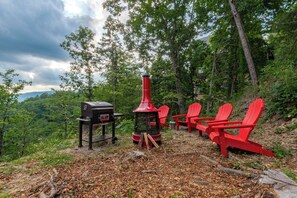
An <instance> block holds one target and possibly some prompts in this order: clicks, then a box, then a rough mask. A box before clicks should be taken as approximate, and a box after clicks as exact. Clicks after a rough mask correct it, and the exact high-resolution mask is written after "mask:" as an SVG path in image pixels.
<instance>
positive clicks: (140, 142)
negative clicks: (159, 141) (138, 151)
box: [138, 133, 143, 148]
mask: <svg viewBox="0 0 297 198" xmlns="http://www.w3.org/2000/svg"><path fill="white" fill-rule="evenodd" d="M142 143H143V133H141V134H140V140H139V142H138V147H139V148H142Z"/></svg>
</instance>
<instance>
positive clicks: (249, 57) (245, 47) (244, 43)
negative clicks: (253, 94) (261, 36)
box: [229, 0, 258, 85]
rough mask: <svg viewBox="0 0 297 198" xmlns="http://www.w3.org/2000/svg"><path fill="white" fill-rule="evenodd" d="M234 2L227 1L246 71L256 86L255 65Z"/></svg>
mask: <svg viewBox="0 0 297 198" xmlns="http://www.w3.org/2000/svg"><path fill="white" fill-rule="evenodd" d="M234 1H235V0H229V5H230V7H231V11H232V15H233V18H234V21H235V24H236V27H237V30H238V34H239V37H240V41H241V44H242V48H243V52H244V56H245V59H246V62H247V65H248V69H249V72H250V76H251V79H252V84H253V85H257V84H258V78H257V74H256V70H255V64H254V61H253V58H252V54H251V50H250V47H249V44H248V40H247V38H246V35H245V32H244V30H243V26H242V23H241V19H240V16H239V13H238V11H237V9H236V6H235V3H234Z"/></svg>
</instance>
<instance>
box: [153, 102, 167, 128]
mask: <svg viewBox="0 0 297 198" xmlns="http://www.w3.org/2000/svg"><path fill="white" fill-rule="evenodd" d="M158 110H159V112H158V116H159V123H160V127H161V128H163V127H169V126H168V125H167V124H166V119H167V117H168V113H169V110H170V109H169V107H168V106H167V105H163V106H161V107H159V108H158ZM150 125H151V126H156V122H150Z"/></svg>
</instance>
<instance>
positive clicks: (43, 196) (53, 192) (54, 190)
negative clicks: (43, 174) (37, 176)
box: [39, 169, 58, 198]
mask: <svg viewBox="0 0 297 198" xmlns="http://www.w3.org/2000/svg"><path fill="white" fill-rule="evenodd" d="M53 172H54V174H53V175H51V174H50V173H49V175H50V180H49V181H48V182H47V183H48V185H49V187H50V188H51V193H50V194H49V195H46V194H45V193H44V192H43V191H42V192H41V193H40V194H39V198H53V197H55V195H56V194H57V193H58V190H57V188H56V186H55V184H54V180H55V177H57V176H58V171H57V170H56V169H53Z"/></svg>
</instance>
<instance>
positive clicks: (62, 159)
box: [41, 153, 74, 167]
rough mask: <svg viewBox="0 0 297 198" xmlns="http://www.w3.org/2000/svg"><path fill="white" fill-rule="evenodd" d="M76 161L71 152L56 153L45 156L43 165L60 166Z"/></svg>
mask: <svg viewBox="0 0 297 198" xmlns="http://www.w3.org/2000/svg"><path fill="white" fill-rule="evenodd" d="M73 161H74V158H73V156H72V155H70V154H59V153H56V155H52V156H48V157H47V158H45V159H44V160H43V161H42V163H41V166H47V167H48V166H49V167H58V166H63V165H67V164H70V163H72V162H73Z"/></svg>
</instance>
